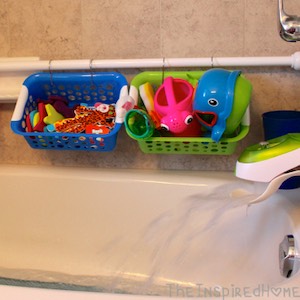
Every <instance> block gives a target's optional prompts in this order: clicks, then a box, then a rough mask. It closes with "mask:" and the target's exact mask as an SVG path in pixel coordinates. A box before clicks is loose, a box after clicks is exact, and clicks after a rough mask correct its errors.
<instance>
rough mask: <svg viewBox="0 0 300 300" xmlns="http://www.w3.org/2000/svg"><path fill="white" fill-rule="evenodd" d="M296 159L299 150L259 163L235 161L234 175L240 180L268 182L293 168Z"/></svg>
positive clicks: (298, 155)
mask: <svg viewBox="0 0 300 300" xmlns="http://www.w3.org/2000/svg"><path fill="white" fill-rule="evenodd" d="M297 157H300V149H296V150H294V151H290V152H287V153H285V154H281V155H279V156H276V157H273V158H271V159H266V160H262V161H259V162H251V163H242V162H239V161H237V163H236V169H235V175H236V176H237V177H239V178H241V179H246V180H251V181H255V182H270V181H271V180H272V179H273V178H275V177H276V176H278V175H280V174H282V173H284V172H286V171H289V170H291V169H293V168H295V166H297V162H296V158H297ZM283 162H284V163H283Z"/></svg>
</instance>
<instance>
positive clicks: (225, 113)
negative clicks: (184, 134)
mask: <svg viewBox="0 0 300 300" xmlns="http://www.w3.org/2000/svg"><path fill="white" fill-rule="evenodd" d="M240 73H241V72H240V71H232V72H231V71H227V70H223V69H211V70H208V71H206V72H205V73H204V75H203V76H202V77H201V78H200V79H199V81H198V85H197V88H196V92H195V97H194V103H193V109H194V112H195V115H196V118H197V119H198V121H199V122H200V124H201V125H203V126H204V127H205V128H207V129H208V130H210V131H211V138H212V139H213V140H214V141H215V142H219V140H220V139H221V137H222V135H223V133H224V131H225V129H226V120H227V119H228V117H229V116H230V114H231V112H232V108H233V102H234V89H235V84H236V81H237V78H238V77H239V75H240Z"/></svg>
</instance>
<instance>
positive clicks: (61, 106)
mask: <svg viewBox="0 0 300 300" xmlns="http://www.w3.org/2000/svg"><path fill="white" fill-rule="evenodd" d="M52 105H53V107H54V108H55V110H56V111H57V112H58V113H60V114H62V115H63V116H64V117H65V118H73V117H75V113H74V109H75V108H76V107H77V105H76V106H75V107H69V106H68V105H67V104H66V103H65V102H64V101H56V102H54V103H53V104H52Z"/></svg>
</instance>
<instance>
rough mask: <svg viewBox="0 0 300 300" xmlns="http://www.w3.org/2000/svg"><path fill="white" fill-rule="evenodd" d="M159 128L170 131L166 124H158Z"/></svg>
mask: <svg viewBox="0 0 300 300" xmlns="http://www.w3.org/2000/svg"><path fill="white" fill-rule="evenodd" d="M160 127H161V129H162V130H165V131H169V130H170V129H169V126H168V125H166V124H160Z"/></svg>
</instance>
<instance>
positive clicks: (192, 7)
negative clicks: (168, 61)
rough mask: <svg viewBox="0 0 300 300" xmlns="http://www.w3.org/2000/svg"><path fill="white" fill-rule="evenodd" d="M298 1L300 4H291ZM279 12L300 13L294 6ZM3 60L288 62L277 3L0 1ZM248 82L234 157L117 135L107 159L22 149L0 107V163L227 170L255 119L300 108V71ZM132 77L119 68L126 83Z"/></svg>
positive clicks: (258, 129) (294, 47) (269, 72)
mask: <svg viewBox="0 0 300 300" xmlns="http://www.w3.org/2000/svg"><path fill="white" fill-rule="evenodd" d="M297 2H298V3H297ZM287 4H288V5H289V6H287V7H286V10H287V11H288V12H289V11H292V12H293V13H297V12H298V13H299V14H300V6H299V1H297V0H289V1H287ZM0 16H1V18H0V27H1V31H0V43H1V47H0V56H4V57H14V56H15V57H16V56H39V57H41V59H81V58H84V59H85V58H88V59H92V58H93V59H117V58H157V57H162V56H164V57H211V56H214V57H217V56H219V57H220V56H225V57H226V56H290V55H291V54H293V53H294V52H295V51H298V50H300V43H287V42H284V41H283V40H281V38H280V37H279V34H278V28H277V1H276V0H264V1H261V0H186V1H181V0H153V1H144V0H136V1H129V0H124V1H117V0H109V1H108V0H51V1H50V0H43V1H40V0H24V1H22V5H20V3H19V1H17V0H3V1H1V3H0ZM241 70H242V71H243V73H244V75H245V76H246V77H247V78H248V79H249V80H250V81H251V83H252V84H253V96H252V102H251V129H250V133H249V135H248V136H247V137H246V138H245V139H244V140H243V141H242V142H241V143H239V146H238V148H237V151H236V154H234V155H232V156H202V155H150V154H148V155H146V154H143V153H142V152H141V151H140V150H139V148H138V146H137V143H136V142H135V141H133V140H131V139H130V138H129V137H128V136H127V135H126V133H125V130H124V129H123V130H122V131H121V132H120V134H119V138H118V142H117V147H116V149H115V151H113V152H111V153H89V152H81V151H76V152H73V151H47V150H33V149H31V148H29V146H28V145H27V143H26V142H25V140H24V139H23V138H22V137H20V136H16V135H15V134H13V133H12V132H11V130H10V118H11V115H12V112H13V108H14V105H13V104H1V105H0V125H1V127H0V159H1V163H18V164H45V165H68V166H90V167H107V168H110V167H112V168H143V169H157V168H159V169H194V170H230V171H231V170H233V169H234V166H235V161H236V159H237V157H238V155H239V154H240V153H241V151H242V149H244V148H245V147H246V146H248V145H250V144H254V143H257V142H259V141H260V140H262V124H261V114H262V113H263V112H265V111H268V110H277V109H299V108H300V100H299V97H300V96H299V95H300V84H299V80H300V78H299V77H300V73H299V71H294V70H292V69H289V68H242V69H241ZM138 71H139V70H126V72H125V75H126V76H127V78H128V80H130V79H131V78H132V76H133V75H135V74H136V73H137V72H138Z"/></svg>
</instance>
